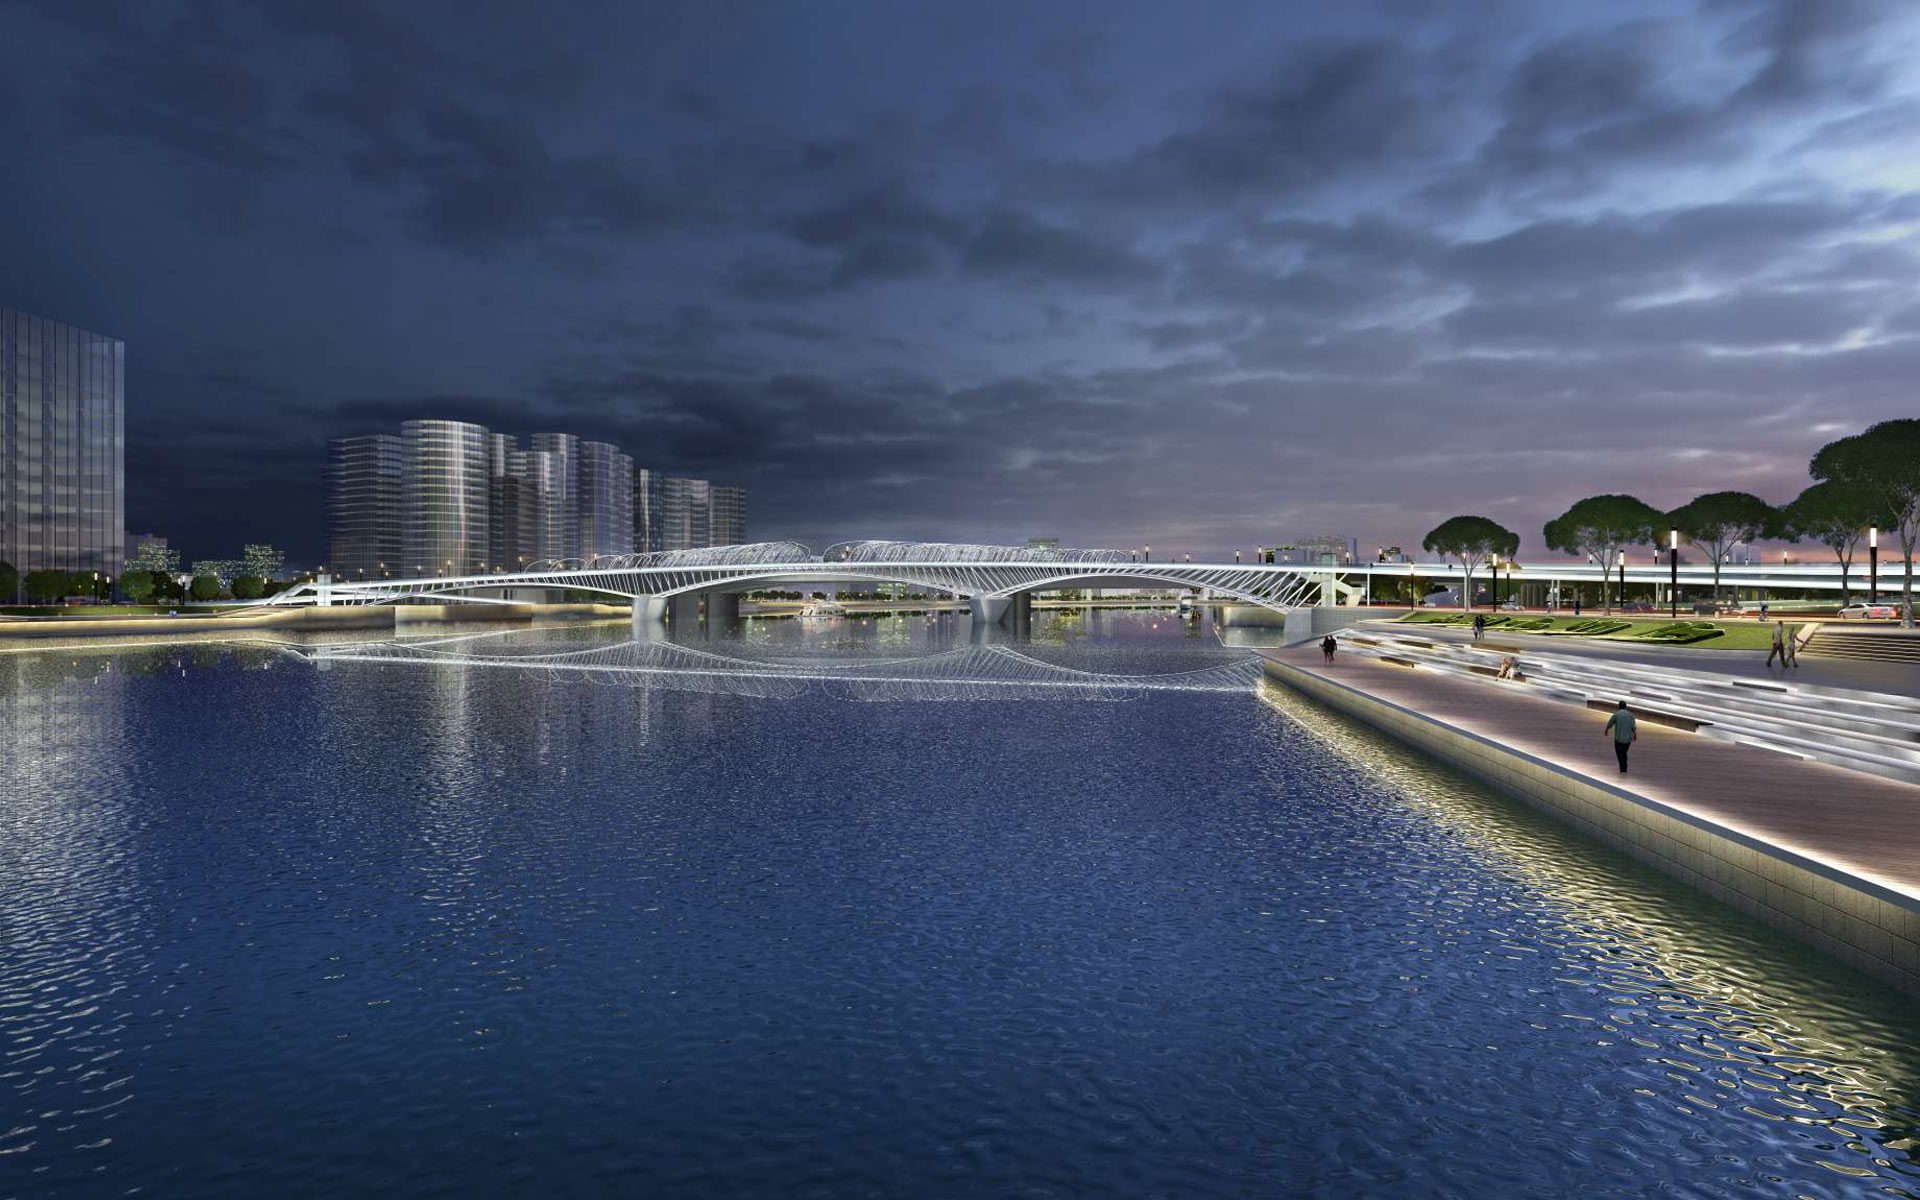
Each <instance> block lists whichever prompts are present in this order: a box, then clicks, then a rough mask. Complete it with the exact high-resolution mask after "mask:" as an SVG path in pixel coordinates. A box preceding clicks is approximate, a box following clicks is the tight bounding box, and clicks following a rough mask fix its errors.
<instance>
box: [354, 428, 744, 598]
mask: <svg viewBox="0 0 1920 1200" xmlns="http://www.w3.org/2000/svg"><path fill="white" fill-rule="evenodd" d="M398 428H399V432H398V433H358V434H353V435H350V436H347V437H340V438H334V439H332V440H331V441H330V442H329V443H328V450H327V487H326V493H327V494H326V511H327V545H326V549H325V552H324V555H323V558H322V561H321V563H320V569H321V570H325V571H328V572H330V573H331V574H333V575H335V576H337V577H340V578H343V579H367V578H375V579H378V578H390V577H408V576H426V575H468V574H476V573H482V572H488V571H493V572H499V571H503V570H513V569H515V568H517V567H525V566H527V565H528V564H532V563H544V562H560V561H585V560H590V559H594V558H599V557H603V556H607V555H627V554H636V553H639V554H645V553H651V552H655V551H662V550H692V549H699V548H703V547H707V546H715V545H731V544H737V543H740V542H744V541H746V540H747V537H746V510H747V498H746V490H745V489H744V488H740V487H735V486H729V485H725V484H715V483H713V482H712V481H710V480H705V479H689V478H686V477H684V476H670V475H666V474H664V473H663V472H661V471H658V470H655V469H652V468H649V467H638V466H636V465H635V463H634V459H633V456H632V455H630V454H626V453H624V452H623V451H622V450H621V449H620V447H618V446H615V445H613V444H611V443H609V442H598V441H593V440H591V439H586V438H581V437H580V436H578V435H577V434H572V433H561V432H554V431H542V432H538V433H534V434H530V435H527V437H526V445H525V446H524V447H523V446H522V445H521V438H520V436H518V435H515V434H510V433H503V432H501V431H499V430H494V429H489V428H487V427H486V426H484V425H479V424H475V423H472V422H467V421H449V420H440V419H433V418H417V417H416V418H413V419H409V420H405V421H402V422H400V424H399V427H398Z"/></svg>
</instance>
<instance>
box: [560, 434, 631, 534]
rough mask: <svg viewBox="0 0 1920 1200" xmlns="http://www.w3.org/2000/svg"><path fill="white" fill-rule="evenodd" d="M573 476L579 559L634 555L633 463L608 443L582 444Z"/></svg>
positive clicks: (618, 449)
mask: <svg viewBox="0 0 1920 1200" xmlns="http://www.w3.org/2000/svg"><path fill="white" fill-rule="evenodd" d="M579 454H580V458H579V470H578V471H576V472H575V474H574V488H575V492H574V505H575V509H576V511H577V512H578V513H579V514H580V518H579V526H580V555H579V556H580V557H581V558H593V557H594V556H596V555H600V554H631V553H632V552H633V459H632V458H630V457H628V456H627V455H625V454H622V453H620V448H619V447H618V446H614V445H611V444H609V443H607V442H581V443H580V450H579Z"/></svg>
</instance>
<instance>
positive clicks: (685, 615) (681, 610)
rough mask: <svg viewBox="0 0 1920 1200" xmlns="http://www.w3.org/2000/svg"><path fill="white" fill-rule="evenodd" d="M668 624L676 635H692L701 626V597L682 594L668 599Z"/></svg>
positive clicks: (687, 593) (690, 593)
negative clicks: (696, 627) (695, 628)
mask: <svg viewBox="0 0 1920 1200" xmlns="http://www.w3.org/2000/svg"><path fill="white" fill-rule="evenodd" d="M667 623H668V624H669V625H670V626H672V628H673V631H674V632H675V633H690V632H692V630H693V628H694V627H695V626H696V625H698V624H700V597H699V596H696V595H694V594H693V593H692V592H681V593H680V594H679V595H677V596H669V597H667Z"/></svg>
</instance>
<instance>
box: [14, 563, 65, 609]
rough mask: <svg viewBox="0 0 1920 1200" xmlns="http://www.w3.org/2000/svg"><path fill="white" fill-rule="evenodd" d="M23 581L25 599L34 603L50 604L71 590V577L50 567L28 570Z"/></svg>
mask: <svg viewBox="0 0 1920 1200" xmlns="http://www.w3.org/2000/svg"><path fill="white" fill-rule="evenodd" d="M25 582H26V590H27V599H29V600H31V601H33V602H34V603H35V604H52V603H53V602H55V601H56V600H59V599H61V598H62V597H64V596H66V594H67V593H68V592H70V591H72V590H73V577H72V576H70V575H68V574H67V573H66V572H65V571H56V570H53V569H52V568H50V567H42V568H41V569H40V570H38V571H28V572H27V578H26V581H25Z"/></svg>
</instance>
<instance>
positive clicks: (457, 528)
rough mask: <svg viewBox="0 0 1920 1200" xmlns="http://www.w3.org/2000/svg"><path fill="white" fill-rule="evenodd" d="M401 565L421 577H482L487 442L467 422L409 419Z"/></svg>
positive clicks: (488, 525)
mask: <svg viewBox="0 0 1920 1200" xmlns="http://www.w3.org/2000/svg"><path fill="white" fill-rule="evenodd" d="M400 437H401V439H402V440H403V441H404V442H405V443H406V475H405V477H404V481H403V487H402V489H401V528H402V538H401V541H402V561H403V562H404V563H405V565H406V568H407V570H408V571H417V572H419V573H420V574H421V575H477V574H479V573H480V572H482V571H484V570H486V569H487V565H488V563H489V562H490V560H489V558H488V554H489V552H490V550H491V548H492V547H491V538H492V522H491V517H492V513H491V511H490V510H491V494H490V490H489V488H488V483H489V479H488V474H489V472H488V457H489V455H488V451H489V445H488V439H487V430H486V428H485V427H484V426H480V425H472V424H468V423H467V422H465V421H407V422H405V423H404V424H402V425H401V426H400Z"/></svg>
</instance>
